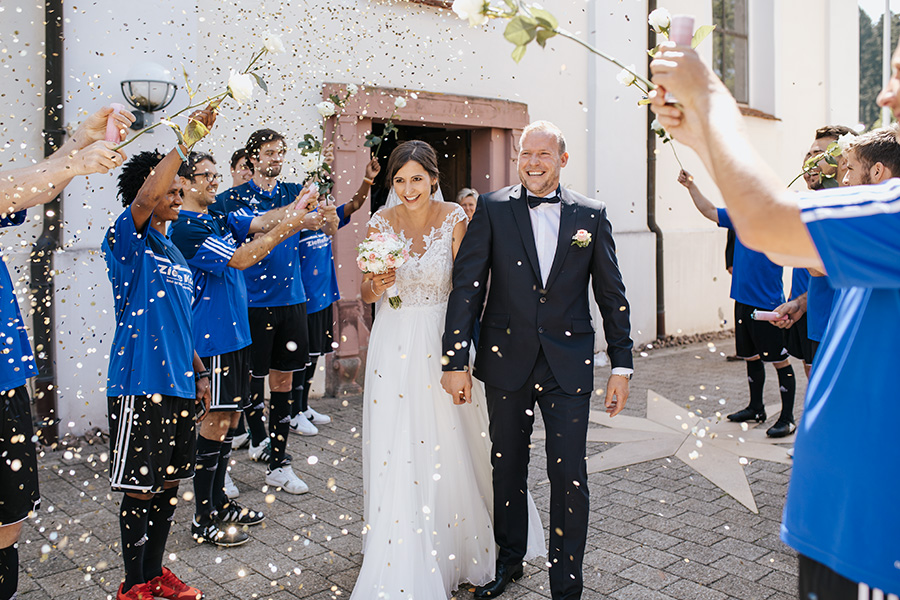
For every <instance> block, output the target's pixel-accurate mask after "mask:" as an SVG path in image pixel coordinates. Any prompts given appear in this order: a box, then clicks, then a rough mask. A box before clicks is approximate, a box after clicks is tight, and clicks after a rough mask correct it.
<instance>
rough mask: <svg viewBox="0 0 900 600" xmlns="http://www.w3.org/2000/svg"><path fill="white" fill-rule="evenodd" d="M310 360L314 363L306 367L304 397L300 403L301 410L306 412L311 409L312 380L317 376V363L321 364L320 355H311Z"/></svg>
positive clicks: (304, 372)
mask: <svg viewBox="0 0 900 600" xmlns="http://www.w3.org/2000/svg"><path fill="white" fill-rule="evenodd" d="M309 360H311V361H312V364H311V365H309V366H307V367H306V370H305V371H303V376H304V379H306V381H305V382H304V383H303V399H302V401H301V404H300V410H302V411H303V412H306V411H307V410H309V390H311V389H312V380H313V377H315V376H316V365H317V364H319V357H318V356H310V357H309Z"/></svg>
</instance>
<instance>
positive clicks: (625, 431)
mask: <svg viewBox="0 0 900 600" xmlns="http://www.w3.org/2000/svg"><path fill="white" fill-rule="evenodd" d="M779 410H780V406H778V405H768V406H766V413H767V414H770V415H772V414H775V413H777V412H778V411H779ZM590 421H591V423H592V424H596V425H601V427H589V429H588V435H587V439H588V441H589V442H608V443H614V444H616V446H613V447H612V448H610V449H609V450H606V451H604V452H601V453H599V454H595V455H593V456H589V457H588V461H587V468H588V473H598V472H600V471H609V470H611V469H618V468H620V467H627V466H629V465H634V464H638V463H642V462H647V461H651V460H656V459H659V458H667V457H675V458H678V459H680V460H681V461H682V462H684V463H685V464H686V465H688V466H689V467H691V468H692V469H694V470H695V471H697V473H699V474H700V475H702V476H703V477H705V478H706V479H708V480H709V481H710V482H711V483H713V484H714V485H716V486H717V487H719V488H720V489H722V491H724V492H725V493H727V494H728V495H730V496H731V497H733V498H734V499H735V500H737V501H738V502H740V503H741V504H743V505H744V506H746V507H747V508H748V509H750V510H751V511H753V512H754V513H757V514H758V513H759V509H758V508H757V506H756V501H755V500H754V498H753V492H752V490H751V489H750V482H749V481H747V476H746V474H745V473H744V465H746V464H748V462H749V460H750V459H760V460H769V461H772V462H777V463H782V464H790V463H791V458H790V456H789V455H788V449H789V448H790V447H791V446H792V445H793V439H794V438H793V436H790V437H787V438H779V439H772V438H768V437H767V436H766V432H765V429H766V426H765V425H763V426H762V427H759V426H757V424H756V423H753V424H749V423H732V422H731V421H728V420H727V419H725V417H724V415H720V416H713V417H705V416H702V415H700V414H698V413H697V412H696V411H689V410H687V409H684V408H682V407H680V406H678V405H677V404H675V403H674V402H672V401H670V400H668V399H666V398H664V397H663V396H662V395H661V394H658V393H656V392H654V391H653V390H647V417H646V418H641V417H630V416H626V415H621V414H620V415H617V416H616V417H615V418H612V419H610V418H609V416H608V415H607V414H606V413H605V412H602V411H591V416H590ZM545 435H546V433H545V431H543V430H541V431H535V437H545ZM784 444H787V445H784Z"/></svg>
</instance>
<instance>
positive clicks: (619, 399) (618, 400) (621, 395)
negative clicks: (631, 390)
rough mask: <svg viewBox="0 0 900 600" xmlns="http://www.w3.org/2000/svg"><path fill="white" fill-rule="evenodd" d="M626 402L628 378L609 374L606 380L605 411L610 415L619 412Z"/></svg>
mask: <svg viewBox="0 0 900 600" xmlns="http://www.w3.org/2000/svg"><path fill="white" fill-rule="evenodd" d="M626 402H628V378H627V377H623V376H621V375H610V376H609V380H608V381H607V382H606V412H608V413H609V416H610V417H614V416H616V415H617V414H619V413H620V412H621V411H622V409H623V408H625V403H626Z"/></svg>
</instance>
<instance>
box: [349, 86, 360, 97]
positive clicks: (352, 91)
mask: <svg viewBox="0 0 900 600" xmlns="http://www.w3.org/2000/svg"><path fill="white" fill-rule="evenodd" d="M347 93H348V94H349V95H350V96H355V95H356V94H358V93H359V86H358V85H356V84H355V83H348V84H347Z"/></svg>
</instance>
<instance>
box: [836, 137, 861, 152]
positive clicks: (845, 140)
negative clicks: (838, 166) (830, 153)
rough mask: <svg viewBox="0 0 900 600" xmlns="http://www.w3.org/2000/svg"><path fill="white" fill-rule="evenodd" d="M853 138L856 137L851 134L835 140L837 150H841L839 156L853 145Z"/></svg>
mask: <svg viewBox="0 0 900 600" xmlns="http://www.w3.org/2000/svg"><path fill="white" fill-rule="evenodd" d="M855 138H856V136H855V135H853V134H852V133H845V134H844V135H842V136H841V137H839V138H838V139H837V145H838V148H840V149H841V154H843V153H844V152H845V151H846V150H847V147H848V146H849V145H850V144H852V143H853V140H854V139H855Z"/></svg>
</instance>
